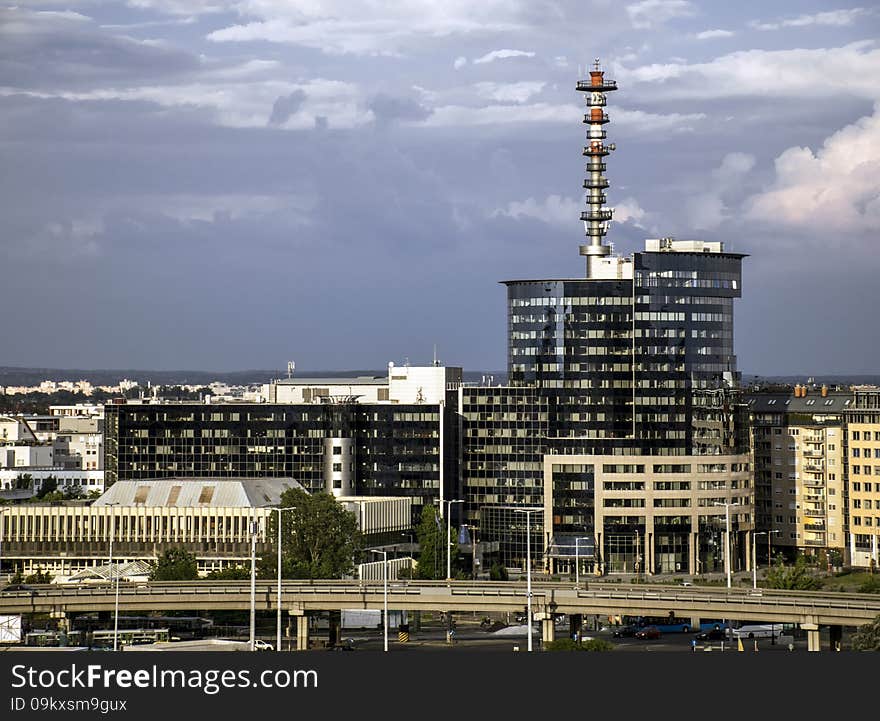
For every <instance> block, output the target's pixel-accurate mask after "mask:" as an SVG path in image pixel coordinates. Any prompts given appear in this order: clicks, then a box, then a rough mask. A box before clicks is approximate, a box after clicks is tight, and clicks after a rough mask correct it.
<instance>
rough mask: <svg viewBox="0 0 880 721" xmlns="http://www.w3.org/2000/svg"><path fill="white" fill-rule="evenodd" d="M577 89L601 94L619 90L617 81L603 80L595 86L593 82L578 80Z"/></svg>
mask: <svg viewBox="0 0 880 721" xmlns="http://www.w3.org/2000/svg"><path fill="white" fill-rule="evenodd" d="M577 89H578V90H580V91H582V92H587V93H601V92H602V91H604V90H617V81H616V80H602V81H601V82H600V83H599V84H598V85H594V84H593V82H592V80H591V81H589V82H587V81H586V80H578V84H577Z"/></svg>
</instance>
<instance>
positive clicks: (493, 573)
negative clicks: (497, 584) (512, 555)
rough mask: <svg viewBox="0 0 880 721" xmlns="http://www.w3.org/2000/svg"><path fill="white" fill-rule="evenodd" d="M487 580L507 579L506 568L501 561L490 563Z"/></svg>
mask: <svg viewBox="0 0 880 721" xmlns="http://www.w3.org/2000/svg"><path fill="white" fill-rule="evenodd" d="M489 580H490V581H506V580H507V568H505V567H504V565H502V564H501V563H498V562H497V561H496V562H495V563H493V564H492V567H491V568H490V569H489Z"/></svg>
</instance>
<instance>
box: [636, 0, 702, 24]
mask: <svg viewBox="0 0 880 721" xmlns="http://www.w3.org/2000/svg"><path fill="white" fill-rule="evenodd" d="M626 14H627V15H628V16H629V21H630V22H631V23H632V26H633V27H634V28H637V29H639V30H644V29H648V28H652V27H654V26H656V25H662V24H663V23H665V22H666V21H667V20H672V19H673V18H678V17H690V16H692V15H693V14H694V6H693V5H692V4H691V3H689V2H687V1H686V0H642V2H637V3H633V4H632V5H627V6H626Z"/></svg>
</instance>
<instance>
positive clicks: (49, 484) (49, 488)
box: [36, 476, 58, 499]
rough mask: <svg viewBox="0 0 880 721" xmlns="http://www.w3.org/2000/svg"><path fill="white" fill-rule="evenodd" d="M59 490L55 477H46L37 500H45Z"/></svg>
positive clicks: (38, 492) (41, 484)
mask: <svg viewBox="0 0 880 721" xmlns="http://www.w3.org/2000/svg"><path fill="white" fill-rule="evenodd" d="M57 490H58V479H57V478H55V476H46V477H45V478H44V479H43V481H42V483H40V490H39V491H37V495H36V497H37V498H40V499H42V498H45V497H46V496H48V495H49V494H50V493H55V492H56V491H57Z"/></svg>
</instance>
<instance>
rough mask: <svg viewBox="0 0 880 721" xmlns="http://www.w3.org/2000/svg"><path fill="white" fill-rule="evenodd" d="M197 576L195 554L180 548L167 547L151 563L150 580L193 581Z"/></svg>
mask: <svg viewBox="0 0 880 721" xmlns="http://www.w3.org/2000/svg"><path fill="white" fill-rule="evenodd" d="M198 577H199V567H198V564H197V563H196V557H195V554H193V553H190V552H189V551H185V550H184V549H182V548H168V549H166V550H165V551H163V552H162V555H161V556H159V558H158V559H156V561H155V562H154V563H153V569H152V570H151V571H150V580H151V581H194V580H195V579H197V578H198Z"/></svg>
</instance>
